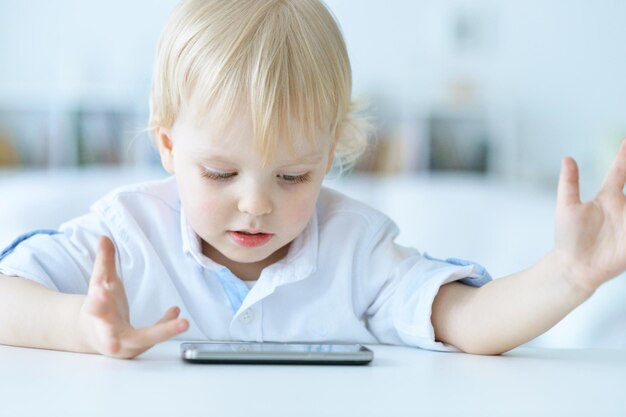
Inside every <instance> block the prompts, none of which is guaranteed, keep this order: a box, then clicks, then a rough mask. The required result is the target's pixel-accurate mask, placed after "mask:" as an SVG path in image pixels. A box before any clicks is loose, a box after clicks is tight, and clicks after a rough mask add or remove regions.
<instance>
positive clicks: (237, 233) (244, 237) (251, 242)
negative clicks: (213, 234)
mask: <svg viewBox="0 0 626 417" xmlns="http://www.w3.org/2000/svg"><path fill="white" fill-rule="evenodd" d="M228 235H229V236H230V238H231V239H232V240H233V241H234V242H235V243H236V244H238V245H239V246H243V247H246V248H253V247H256V246H262V245H264V244H266V243H267V242H269V241H270V239H271V238H272V237H273V236H274V235H273V234H272V233H263V232H250V231H245V230H231V231H229V232H228Z"/></svg>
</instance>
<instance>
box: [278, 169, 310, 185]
mask: <svg viewBox="0 0 626 417" xmlns="http://www.w3.org/2000/svg"><path fill="white" fill-rule="evenodd" d="M277 177H278V178H280V179H281V180H283V181H285V182H287V183H289V184H303V183H306V182H309V181H311V175H309V173H308V172H307V173H306V174H302V175H285V174H282V175H277Z"/></svg>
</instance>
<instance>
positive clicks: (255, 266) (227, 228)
mask: <svg viewBox="0 0 626 417" xmlns="http://www.w3.org/2000/svg"><path fill="white" fill-rule="evenodd" d="M237 114H240V113H237ZM217 117H219V115H215V114H209V115H207V117H206V118H204V119H203V122H202V123H200V124H198V123H197V122H196V120H195V119H193V118H192V117H191V115H190V114H189V112H186V111H183V112H182V114H181V115H180V117H179V118H178V119H177V121H176V122H175V123H174V126H172V128H171V129H169V131H166V130H161V131H160V133H159V147H160V152H161V159H162V162H163V165H164V167H165V169H166V170H168V171H169V172H170V173H172V174H175V175H176V180H177V183H178V187H179V193H180V199H181V204H182V206H183V208H184V211H185V215H186V216H187V219H188V222H189V224H190V225H191V227H192V228H193V229H194V231H195V232H196V233H197V234H198V235H199V236H200V237H201V238H202V240H203V253H204V254H205V255H206V256H208V257H210V258H211V259H213V260H215V261H216V262H219V263H221V264H223V265H225V266H227V267H229V268H230V269H231V270H232V271H233V272H235V273H236V274H237V271H240V272H239V275H246V274H248V275H250V277H254V276H257V277H258V274H260V271H261V269H262V268H264V267H266V266H268V265H270V264H272V263H274V262H276V261H278V260H280V259H282V258H283V257H284V256H285V255H286V253H287V251H288V247H289V243H290V242H291V241H292V240H294V239H295V238H296V237H297V236H298V235H299V234H300V233H301V232H302V231H303V230H304V228H305V226H306V225H307V223H308V221H309V219H310V218H311V214H312V212H313V210H314V207H315V203H316V200H317V197H318V195H319V192H320V188H321V185H322V180H323V179H324V176H325V174H326V173H327V172H328V170H329V169H330V168H331V165H332V157H333V151H334V146H333V141H332V139H331V137H330V134H328V133H320V134H319V135H320V137H319V138H318V139H319V140H318V141H317V143H315V144H313V143H309V141H307V140H306V138H304V137H303V136H302V135H295V136H294V137H292V138H291V142H292V144H293V149H290V147H288V146H286V145H281V144H280V142H279V144H278V146H277V147H276V149H275V151H274V152H273V153H272V158H271V160H270V161H269V162H268V163H266V164H265V165H264V164H263V163H262V158H261V155H260V153H259V151H258V150H257V147H256V144H255V143H254V137H253V134H252V125H251V119H250V117H249V116H248V117H246V115H245V113H241V117H240V118H239V119H236V121H235V123H233V124H231V125H229V126H228V127H227V128H225V129H222V130H221V133H220V134H218V130H216V129H212V125H213V124H212V123H211V122H212V121H213V120H219V119H217ZM242 270H243V271H247V272H241V271H242ZM240 277H241V276H240ZM241 278H243V277H241Z"/></svg>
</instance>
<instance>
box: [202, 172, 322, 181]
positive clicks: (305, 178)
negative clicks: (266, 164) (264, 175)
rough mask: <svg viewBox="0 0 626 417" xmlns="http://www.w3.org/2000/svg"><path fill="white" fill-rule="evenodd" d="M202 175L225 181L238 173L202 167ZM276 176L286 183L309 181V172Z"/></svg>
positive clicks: (210, 178)
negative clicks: (209, 169)
mask: <svg viewBox="0 0 626 417" xmlns="http://www.w3.org/2000/svg"><path fill="white" fill-rule="evenodd" d="M200 175H202V177H204V178H207V179H209V180H213V181H221V182H226V181H229V180H232V179H233V178H235V177H236V176H237V175H238V173H237V172H214V171H208V170H205V169H203V170H202V172H201V174H200ZM276 178H278V179H279V181H281V182H284V183H287V184H304V183H307V182H310V181H311V174H310V173H308V172H307V173H305V174H301V175H288V174H277V175H276Z"/></svg>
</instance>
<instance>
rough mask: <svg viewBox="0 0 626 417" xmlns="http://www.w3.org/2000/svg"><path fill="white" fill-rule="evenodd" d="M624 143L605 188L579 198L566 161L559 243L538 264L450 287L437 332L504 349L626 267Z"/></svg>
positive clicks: (437, 311) (455, 341)
mask: <svg viewBox="0 0 626 417" xmlns="http://www.w3.org/2000/svg"><path fill="white" fill-rule="evenodd" d="M625 183H626V141H625V142H624V143H622V146H621V148H620V151H619V153H618V155H617V158H616V160H615V162H614V163H613V166H612V167H611V169H610V171H609V173H608V174H607V177H606V179H605V180H604V183H603V185H602V189H601V190H600V192H599V193H598V195H597V196H596V198H595V199H594V200H593V201H591V202H589V203H582V202H581V201H580V196H579V189H578V168H577V166H576V163H575V161H574V160H573V159H571V158H566V159H565V160H564V161H563V166H562V169H561V176H560V178H559V189H558V195H557V208H556V232H555V246H554V248H553V249H552V250H551V251H550V252H549V253H548V254H547V255H546V256H545V257H544V258H543V259H542V260H541V261H540V262H538V263H537V264H536V265H534V266H532V267H531V268H529V269H526V270H524V271H521V272H518V273H516V274H513V275H510V276H508V277H504V278H501V279H498V280H495V281H493V282H491V283H489V284H487V285H485V286H483V287H482V288H478V289H475V288H470V287H466V286H463V285H461V284H458V283H451V284H447V285H444V286H443V287H442V288H441V290H440V291H439V293H438V295H437V297H436V298H435V301H434V303H433V314H432V322H433V327H434V328H435V337H436V339H437V340H440V341H442V342H445V343H449V344H451V345H454V346H456V347H458V348H459V349H461V350H463V351H465V352H469V353H479V354H499V353H502V352H505V351H507V350H510V349H512V348H514V347H516V346H519V345H520V344H522V343H525V342H527V341H529V340H531V339H533V338H535V337H537V336H539V335H540V334H542V333H543V332H545V331H546V330H548V329H550V328H551V327H552V326H554V325H555V324H556V323H558V322H559V321H560V320H561V319H562V318H563V317H565V316H566V315H567V314H568V313H569V312H571V311H572V310H573V309H574V308H576V307H577V306H578V305H580V304H581V303H582V302H583V301H585V300H586V299H587V298H589V297H590V296H591V295H592V294H593V292H594V291H595V290H596V289H597V288H598V287H599V286H600V285H602V284H603V283H604V282H606V281H608V280H610V279H611V278H613V277H615V276H617V275H619V274H620V273H622V272H623V271H624V270H626V196H625V195H624V192H623V189H624V184H625Z"/></svg>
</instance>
